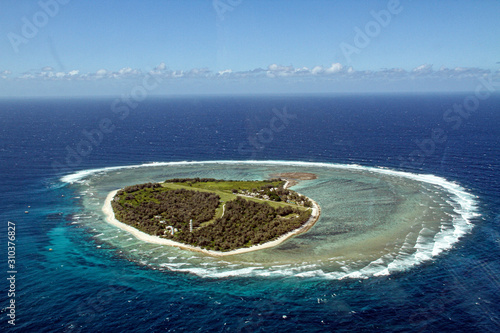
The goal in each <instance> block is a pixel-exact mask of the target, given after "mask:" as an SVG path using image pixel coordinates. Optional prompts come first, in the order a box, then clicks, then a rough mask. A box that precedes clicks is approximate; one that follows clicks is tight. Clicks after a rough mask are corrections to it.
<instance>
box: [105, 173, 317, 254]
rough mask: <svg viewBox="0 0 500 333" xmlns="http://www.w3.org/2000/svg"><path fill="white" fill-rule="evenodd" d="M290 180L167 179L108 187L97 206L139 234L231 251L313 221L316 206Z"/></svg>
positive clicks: (268, 243) (261, 244)
mask: <svg viewBox="0 0 500 333" xmlns="http://www.w3.org/2000/svg"><path fill="white" fill-rule="evenodd" d="M291 178H292V177H291ZM293 178H294V177H293ZM303 179H314V178H312V177H311V178H303ZM292 181H293V182H292ZM296 182H297V179H290V180H288V179H282V178H273V179H269V180H252V181H235V180H221V179H213V178H180V179H179V178H176V179H168V180H166V181H164V182H161V183H145V184H138V185H132V186H127V187H125V188H123V189H120V190H116V191H112V192H111V193H109V195H108V197H107V198H106V202H105V205H104V207H103V211H104V212H105V214H106V215H107V221H108V222H110V223H112V224H114V225H116V226H118V227H120V228H121V229H123V230H126V231H128V232H130V233H132V234H133V235H134V236H136V237H137V238H139V239H141V240H144V241H148V242H152V243H156V244H165V245H170V246H176V247H179V248H182V249H187V250H192V251H198V252H202V253H205V254H209V255H212V256H226V255H233V254H239V253H245V252H250V251H255V250H260V249H264V248H269V247H272V246H276V245H278V244H280V243H282V242H283V241H285V240H286V239H288V238H290V237H292V236H294V235H298V234H300V233H303V232H306V231H307V230H309V229H310V228H311V227H312V226H313V225H314V223H315V222H316V221H317V220H318V219H319V215H320V207H319V205H318V204H317V203H316V202H315V201H314V200H312V199H310V198H308V197H306V196H304V195H302V194H299V193H297V192H295V191H293V190H291V189H289V188H288V187H289V186H290V184H296Z"/></svg>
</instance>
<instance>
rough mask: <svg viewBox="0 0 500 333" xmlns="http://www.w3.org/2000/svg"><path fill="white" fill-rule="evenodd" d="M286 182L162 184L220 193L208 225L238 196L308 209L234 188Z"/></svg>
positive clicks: (163, 185)
mask: <svg viewBox="0 0 500 333" xmlns="http://www.w3.org/2000/svg"><path fill="white" fill-rule="evenodd" d="M283 183H284V181H275V182H271V181H265V180H264V181H224V182H196V183H161V186H162V187H164V188H165V189H170V190H175V189H185V190H192V191H193V190H194V191H202V192H211V193H215V194H218V195H219V197H220V204H219V206H218V207H217V209H216V210H215V216H214V218H213V219H212V220H210V221H208V222H204V223H202V224H201V225H202V226H206V225H209V224H212V223H213V222H215V220H216V219H218V218H220V217H222V212H223V206H224V204H225V203H226V202H228V201H231V200H235V199H236V198H237V197H238V196H241V197H243V198H245V200H249V201H254V202H258V203H263V202H266V203H267V204H269V205H270V206H271V207H273V208H278V207H286V206H290V207H294V208H299V209H300V210H307V209H308V208H305V207H299V206H297V205H294V204H291V203H287V202H277V201H272V200H264V199H258V198H253V197H247V196H242V195H239V194H234V193H233V192H232V191H233V189H237V190H249V191H251V190H252V189H259V188H260V187H261V186H266V185H272V186H273V187H279V186H281V185H282V184H283Z"/></svg>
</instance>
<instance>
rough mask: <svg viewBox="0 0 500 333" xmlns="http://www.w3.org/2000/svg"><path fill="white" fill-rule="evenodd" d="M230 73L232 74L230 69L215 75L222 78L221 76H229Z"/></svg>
mask: <svg viewBox="0 0 500 333" xmlns="http://www.w3.org/2000/svg"><path fill="white" fill-rule="evenodd" d="M232 72H233V70H232V69H225V70H223V71H219V72H218V73H217V74H218V75H219V76H222V75H229V74H231V73H232Z"/></svg>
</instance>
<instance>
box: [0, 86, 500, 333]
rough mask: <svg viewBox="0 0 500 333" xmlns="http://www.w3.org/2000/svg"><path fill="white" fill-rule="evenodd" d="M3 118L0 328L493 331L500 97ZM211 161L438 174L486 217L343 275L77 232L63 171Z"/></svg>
mask: <svg viewBox="0 0 500 333" xmlns="http://www.w3.org/2000/svg"><path fill="white" fill-rule="evenodd" d="M0 114H1V117H0V132H1V137H0V138H1V141H0V173H1V183H0V211H1V219H0V225H1V228H0V239H1V247H0V248H1V251H0V258H1V259H0V263H1V264H2V265H1V275H0V276H1V277H2V278H1V279H0V281H2V282H1V284H2V285H1V287H0V289H1V293H0V307H1V308H2V310H1V312H0V316H1V317H0V319H1V324H0V325H1V326H0V327H2V329H1V330H2V332H10V331H12V332H160V331H165V332H352V331H358V332H448V331H449V332H452V331H453V332H498V331H499V330H500V305H499V304H500V302H499V299H500V284H499V282H500V280H499V274H500V261H499V260H498V258H499V254H500V234H499V232H500V226H499V223H500V126H499V125H500V96H499V95H491V96H487V97H486V98H484V96H483V98H482V99H478V98H476V97H474V94H467V93H463V94H430V95H425V94H407V95H405V94H398V95H339V96H302V97H297V96H255V97H239V96H233V97H178V98H153V97H148V98H146V99H145V100H143V101H130V100H129V101H128V103H127V101H123V100H120V98H118V99H115V98H114V97H110V98H94V99H63V98H61V99H14V100H9V99H3V100H0ZM212 160H236V161H239V160H262V161H267V160H273V161H276V160H278V161H305V162H326V163H341V164H359V165H363V166H374V167H385V168H391V169H395V170H400V171H407V172H415V173H421V174H434V175H437V176H440V177H444V178H446V179H447V180H449V181H453V182H456V183H458V184H460V185H461V186H463V187H464V188H466V189H467V190H468V191H469V192H470V193H471V194H473V195H475V196H477V199H478V203H479V207H478V211H479V213H480V214H481V216H480V217H477V218H476V219H474V220H473V221H472V222H473V224H474V225H475V226H474V228H473V229H472V231H471V232H470V233H469V234H467V235H465V236H464V237H462V239H461V240H460V241H459V242H458V243H457V244H455V246H454V247H453V248H452V249H450V250H448V251H446V252H445V253H442V254H440V255H439V256H438V257H436V258H434V259H433V260H432V261H429V262H426V263H424V264H422V265H419V266H417V267H413V268H411V269H408V270H406V271H403V272H399V273H397V274H391V275H388V276H380V277H371V278H368V279H342V280H331V279H322V278H298V277H269V278H263V277H237V276H235V277H224V278H211V277H210V278H209V277H201V276H197V275H193V274H189V273H181V272H175V271H169V270H162V271H160V270H155V269H151V268H150V267H148V266H145V265H142V264H141V263H139V262H137V261H134V260H132V259H130V258H127V257H126V256H122V255H120V252H119V249H117V248H115V247H114V246H112V245H110V244H108V243H106V242H99V243H97V241H96V238H95V237H93V234H92V232H91V230H88V228H85V227H83V226H82V225H80V224H73V223H72V222H74V217H75V215H76V214H78V213H79V212H80V211H81V209H82V207H81V202H80V200H79V197H78V193H76V192H75V189H74V187H72V186H71V185H70V184H68V183H65V182H63V181H61V177H63V176H65V175H68V174H72V173H75V172H77V171H81V170H87V169H95V168H105V167H114V166H127V165H137V164H144V163H151V162H171V161H212ZM25 211H27V212H28V213H25ZM9 221H10V222H12V223H14V224H15V232H16V233H15V242H14V243H15V271H16V273H15V274H14V275H15V296H14V297H11V296H9V295H8V294H9V288H10V282H9V281H8V280H7V278H9V277H10V276H11V275H12V274H11V273H8V271H9V267H8V266H7V259H8V249H7V241H8V239H7V237H8V222H9ZM12 223H11V224H12ZM51 249H52V250H51ZM11 299H15V325H12V324H9V322H8V321H9V320H11V318H9V317H8V316H7V315H8V314H9V313H11V312H10V309H8V308H7V307H8V306H9V304H10V303H9V302H10V301H11Z"/></svg>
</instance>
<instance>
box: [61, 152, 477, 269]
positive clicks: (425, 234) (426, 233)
mask: <svg viewBox="0 0 500 333" xmlns="http://www.w3.org/2000/svg"><path fill="white" fill-rule="evenodd" d="M202 164H227V165H259V166H268V165H269V166H276V165H278V166H279V165H283V166H297V167H319V168H330V169H337V170H353V171H362V172H371V173H378V174H383V175H388V176H393V177H403V178H407V179H412V180H415V181H418V182H422V183H426V184H430V185H433V186H436V187H438V188H440V189H442V190H445V191H446V192H447V193H449V194H450V199H451V200H450V199H447V201H446V202H447V203H448V204H451V205H452V206H453V209H454V214H453V216H451V222H450V221H443V223H442V225H441V227H440V230H439V231H438V232H437V233H434V232H431V231H430V230H428V229H426V228H425V227H422V229H421V230H420V231H419V233H418V236H417V239H416V243H415V245H414V246H412V245H411V244H410V243H409V242H407V241H405V243H404V244H403V246H402V247H401V248H400V249H399V251H398V253H393V254H392V255H385V256H383V257H380V258H377V259H375V260H373V261H371V262H370V263H368V264H367V265H365V266H364V267H361V268H360V267H359V264H358V263H345V265H343V266H342V269H341V270H340V271H335V272H327V271H325V270H324V269H322V268H321V267H318V265H316V264H315V265H311V264H310V263H308V264H304V265H302V266H300V265H299V266H295V267H288V266H287V267H282V266H274V267H262V266H257V267H255V266H254V267H243V266H241V267H240V266H239V265H238V267H230V268H228V266H227V265H225V264H223V263H222V261H221V262H220V263H221V265H220V266H219V267H217V266H215V267H203V266H201V265H197V266H196V265H187V266H188V267H185V265H175V264H166V265H163V264H162V265H160V266H161V267H163V268H164V269H168V270H171V271H177V272H188V273H191V274H195V275H199V276H202V277H209V278H222V277H230V276H266V277H274V276H296V277H316V278H318V277H319V278H326V279H344V278H356V279H359V278H368V277H371V276H384V275H390V274H391V273H393V272H399V271H404V270H407V269H409V268H412V267H414V266H416V265H419V264H421V263H423V262H426V261H430V260H433V259H434V258H436V257H437V256H438V255H440V254H441V253H442V252H443V251H446V250H449V249H451V248H452V247H453V246H454V245H455V244H456V243H457V242H458V241H459V239H460V238H461V237H463V236H464V235H466V234H467V233H469V232H470V231H471V230H472V228H473V224H472V223H471V220H472V219H473V218H476V217H478V216H480V214H479V213H478V206H477V197H476V196H474V195H472V194H470V193H468V192H467V190H466V189H465V188H463V187H462V186H461V185H459V184H457V183H455V182H452V181H448V180H447V179H445V178H443V177H439V176H436V175H432V174H417V173H411V172H406V171H399V170H392V169H388V168H385V167H367V166H362V165H359V164H333V163H320V162H301V161H292V162H290V161H181V162H153V163H146V164H140V165H129V166H116V167H106V168H99V169H90V170H82V171H78V172H76V173H73V174H69V175H65V176H63V177H62V178H61V181H62V182H64V183H69V184H72V183H81V182H82V181H84V180H85V178H87V177H90V176H92V175H94V174H98V173H103V172H104V173H105V172H109V171H116V170H120V169H135V168H144V167H162V166H164V167H177V166H182V165H202ZM438 193H439V192H438ZM407 237H408V236H407ZM182 266H184V267H182ZM200 266H201V267H200ZM181 267H182V268H181Z"/></svg>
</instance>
